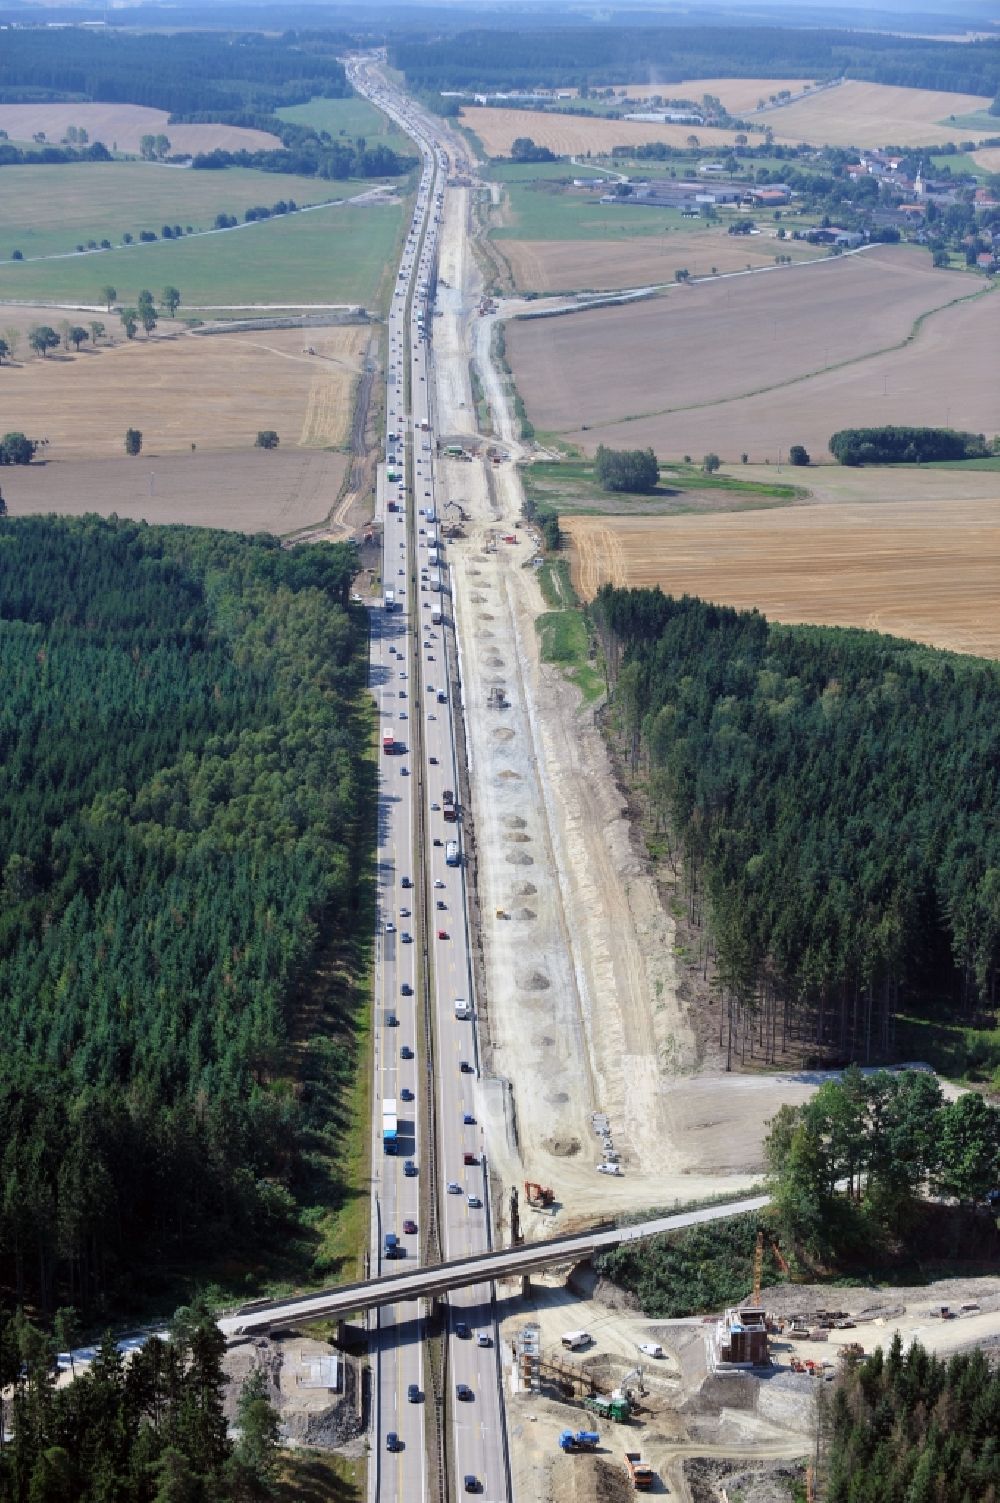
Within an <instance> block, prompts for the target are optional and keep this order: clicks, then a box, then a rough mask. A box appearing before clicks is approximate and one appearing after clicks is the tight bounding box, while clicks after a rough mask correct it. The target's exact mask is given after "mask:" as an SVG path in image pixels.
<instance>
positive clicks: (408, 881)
mask: <svg viewBox="0 0 1000 1503" xmlns="http://www.w3.org/2000/svg"><path fill="white" fill-rule="evenodd" d="M399 885H400V887H412V886H413V882H412V880H411V879H410V878H409V877H404V878H403V879H402V881H401V882H400V884H399Z"/></svg>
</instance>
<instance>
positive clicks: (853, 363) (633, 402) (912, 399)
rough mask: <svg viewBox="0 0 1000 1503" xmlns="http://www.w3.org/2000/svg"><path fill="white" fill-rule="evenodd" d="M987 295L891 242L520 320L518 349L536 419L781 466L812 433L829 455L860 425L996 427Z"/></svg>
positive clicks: (576, 433) (999, 322) (521, 385)
mask: <svg viewBox="0 0 1000 1503" xmlns="http://www.w3.org/2000/svg"><path fill="white" fill-rule="evenodd" d="M977 290H978V286H977V284H976V283H974V282H972V281H971V280H970V281H966V280H964V279H960V278H956V277H955V276H953V275H951V274H949V273H948V272H943V271H935V270H934V269H933V267H932V266H931V265H930V261H929V258H928V257H927V256H926V254H925V253H922V252H920V251H918V250H916V249H913V248H909V247H884V248H879V249H876V250H873V251H871V252H865V253H864V254H863V255H857V256H844V257H838V258H834V259H829V260H824V261H819V262H814V263H812V264H806V265H802V264H800V265H799V266H792V267H783V268H781V269H779V270H775V271H773V272H767V273H766V274H765V273H761V274H759V275H752V276H746V277H734V278H730V279H728V280H727V279H723V280H719V281H712V282H705V283H701V284H699V285H696V286H692V287H683V288H680V289H677V290H676V291H674V292H672V293H670V294H669V295H668V296H666V297H664V298H660V299H657V300H656V301H654V302H647V303H642V304H634V305H631V306H628V307H620V308H618V307H616V308H604V309H598V310H594V311H591V312H585V313H580V314H574V315H571V316H568V317H563V318H559V319H555V320H552V321H550V320H547V319H546V320H539V321H538V322H534V321H532V320H530V319H529V320H522V321H519V322H513V323H511V324H509V326H508V339H507V348H508V358H509V359H510V361H511V364H512V366H513V369H514V374H515V378H516V381H517V386H518V390H519V391H520V393H521V396H522V397H523V399H524V402H525V405H526V407H527V410H528V415H529V417H530V418H531V420H532V422H533V423H534V425H535V427H536V428H537V429H539V430H541V431H544V432H550V433H551V432H556V433H560V434H564V435H566V436H567V437H569V438H570V439H571V440H572V441H573V442H574V443H577V444H579V445H580V446H581V447H582V448H584V449H585V450H587V451H588V452H592V451H593V449H594V448H595V447H596V445H597V444H598V443H606V444H615V445H618V446H621V447H626V446H627V447H634V446H637V445H639V446H645V445H647V444H651V445H652V446H653V447H654V448H655V449H656V450H657V452H658V453H660V454H662V455H664V456H668V455H680V454H684V453H688V454H693V455H696V456H701V455H702V454H704V453H707V452H709V451H710V450H714V451H715V452H716V453H718V454H720V455H721V456H722V457H723V458H724V459H727V458H731V459H736V458H738V457H739V455H740V454H741V453H743V452H747V453H749V455H750V457H751V459H752V460H755V461H759V462H763V460H765V459H769V460H770V461H771V462H772V463H775V462H779V461H780V456H781V454H782V452H784V453H787V451H788V447H789V445H790V444H793V443H802V444H805V446H806V448H807V449H808V450H809V452H810V453H811V454H812V455H813V458H815V459H819V458H821V457H822V456H823V454H824V453H825V450H826V443H827V440H828V438H829V436H830V434H831V433H833V432H834V431H835V430H836V429H837V428H842V427H849V426H851V425H853V424H856V423H862V422H879V423H951V422H954V424H955V426H957V427H963V428H970V429H972V430H973V431H976V432H987V433H992V432H995V431H996V425H997V415H996V406H995V402H994V401H993V395H992V373H993V372H994V371H995V361H996V348H997V341H998V338H1000V300H997V299H996V298H994V297H993V296H991V295H990V294H989V293H986V294H984V295H983V296H981V297H978V298H975V299H974V300H973V301H956V299H963V298H967V297H968V296H969V294H970V293H974V292H976V291H977ZM950 305H951V306H950ZM938 309H940V310H942V311H940V312H937V313H935V314H934V316H932V317H929V318H927V319H926V320H925V322H923V323H922V324H920V325H919V326H918V327H916V325H917V320H919V319H920V318H921V315H925V314H928V313H930V312H931V311H932V310H938ZM914 330H915V332H914ZM911 336H912V338H911ZM907 340H909V341H910V342H908V343H906V342H905V341H907ZM880 352H885V353H880ZM779 390H780V392H781V396H780V400H778V399H776V397H775V392H776V391H779Z"/></svg>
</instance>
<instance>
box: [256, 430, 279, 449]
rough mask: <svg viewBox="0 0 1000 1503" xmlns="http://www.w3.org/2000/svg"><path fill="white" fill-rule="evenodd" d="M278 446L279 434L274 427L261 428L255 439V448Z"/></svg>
mask: <svg viewBox="0 0 1000 1503" xmlns="http://www.w3.org/2000/svg"><path fill="white" fill-rule="evenodd" d="M277 447H278V435H277V434H276V433H275V431H274V429H273V428H261V429H260V431H259V432H258V434H257V437H256V439H255V441H254V448H255V449H276V448H277Z"/></svg>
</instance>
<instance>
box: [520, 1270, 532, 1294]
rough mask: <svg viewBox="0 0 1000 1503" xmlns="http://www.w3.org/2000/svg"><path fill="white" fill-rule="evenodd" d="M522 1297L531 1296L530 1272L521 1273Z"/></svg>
mask: <svg viewBox="0 0 1000 1503" xmlns="http://www.w3.org/2000/svg"><path fill="white" fill-rule="evenodd" d="M521 1298H522V1299H530V1298H531V1274H530V1273H522V1275H521Z"/></svg>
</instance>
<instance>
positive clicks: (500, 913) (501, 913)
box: [497, 908, 510, 919]
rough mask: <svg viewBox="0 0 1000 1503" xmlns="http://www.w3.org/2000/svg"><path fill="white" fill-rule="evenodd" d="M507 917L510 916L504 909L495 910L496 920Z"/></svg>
mask: <svg viewBox="0 0 1000 1503" xmlns="http://www.w3.org/2000/svg"><path fill="white" fill-rule="evenodd" d="M509 917H510V914H509V913H508V912H507V910H506V908H498V909H497V918H498V919H505V918H509Z"/></svg>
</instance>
